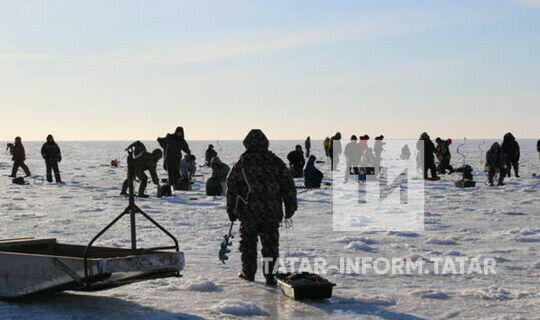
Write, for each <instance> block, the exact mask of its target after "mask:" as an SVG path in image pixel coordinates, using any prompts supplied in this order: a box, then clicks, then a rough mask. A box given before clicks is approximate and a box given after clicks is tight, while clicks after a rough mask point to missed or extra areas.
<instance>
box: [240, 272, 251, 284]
mask: <svg viewBox="0 0 540 320" xmlns="http://www.w3.org/2000/svg"><path fill="white" fill-rule="evenodd" d="M238 278H240V279H244V280H246V281H249V282H253V281H255V275H247V274H245V273H243V272H240V273H239V274H238Z"/></svg>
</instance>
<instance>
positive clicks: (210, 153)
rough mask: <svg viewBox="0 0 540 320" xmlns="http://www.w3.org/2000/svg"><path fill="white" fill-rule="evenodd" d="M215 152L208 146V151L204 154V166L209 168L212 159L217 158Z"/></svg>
mask: <svg viewBox="0 0 540 320" xmlns="http://www.w3.org/2000/svg"><path fill="white" fill-rule="evenodd" d="M217 155H218V154H217V152H216V150H214V145H212V144H209V145H208V149H206V152H205V153H204V164H205V165H206V166H208V167H210V164H211V162H212V159H214V158H215V157H217Z"/></svg>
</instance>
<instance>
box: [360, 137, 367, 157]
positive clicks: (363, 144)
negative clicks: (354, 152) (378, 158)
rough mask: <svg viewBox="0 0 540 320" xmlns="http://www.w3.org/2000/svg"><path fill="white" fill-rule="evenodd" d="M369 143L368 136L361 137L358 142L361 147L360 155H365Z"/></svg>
mask: <svg viewBox="0 0 540 320" xmlns="http://www.w3.org/2000/svg"><path fill="white" fill-rule="evenodd" d="M368 141H369V136H368V135H367V134H365V135H363V136H361V137H360V141H358V145H359V146H360V154H362V155H363V154H364V153H365V152H366V150H367V148H368Z"/></svg>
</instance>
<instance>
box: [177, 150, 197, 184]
mask: <svg viewBox="0 0 540 320" xmlns="http://www.w3.org/2000/svg"><path fill="white" fill-rule="evenodd" d="M196 160H197V159H196V158H195V156H194V155H192V154H186V155H184V158H183V159H182V161H180V175H181V176H182V179H184V178H187V179H189V181H191V179H193V176H194V175H195V173H196V172H197V162H196Z"/></svg>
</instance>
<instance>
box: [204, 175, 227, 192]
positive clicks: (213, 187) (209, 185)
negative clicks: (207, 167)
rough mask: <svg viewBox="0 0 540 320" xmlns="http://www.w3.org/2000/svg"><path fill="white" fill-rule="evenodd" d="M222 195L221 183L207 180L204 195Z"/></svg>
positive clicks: (214, 179) (216, 180) (211, 179)
mask: <svg viewBox="0 0 540 320" xmlns="http://www.w3.org/2000/svg"><path fill="white" fill-rule="evenodd" d="M222 193H223V188H222V187H221V183H219V180H218V179H216V178H209V179H208V181H206V195H208V196H220V195H221V194H222Z"/></svg>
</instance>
